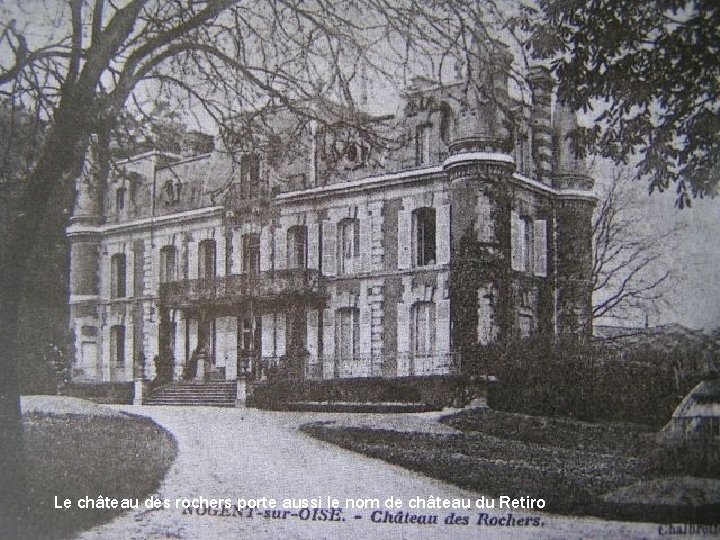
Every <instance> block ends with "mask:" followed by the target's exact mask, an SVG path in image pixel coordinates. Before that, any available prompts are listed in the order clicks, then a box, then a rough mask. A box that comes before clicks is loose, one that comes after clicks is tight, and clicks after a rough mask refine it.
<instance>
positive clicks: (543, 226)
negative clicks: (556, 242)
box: [511, 212, 547, 277]
mask: <svg viewBox="0 0 720 540" xmlns="http://www.w3.org/2000/svg"><path fill="white" fill-rule="evenodd" d="M511 220H512V223H511V229H512V230H511V248H512V269H513V270H516V271H518V272H531V273H533V274H534V275H536V276H541V277H546V276H547V221H546V220H544V219H537V220H532V219H530V218H529V217H525V216H520V215H518V214H517V212H512V216H511Z"/></svg>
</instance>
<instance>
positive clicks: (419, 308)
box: [410, 302, 435, 356]
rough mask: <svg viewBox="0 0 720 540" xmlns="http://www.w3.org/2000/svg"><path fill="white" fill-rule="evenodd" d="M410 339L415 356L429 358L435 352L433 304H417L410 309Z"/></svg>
mask: <svg viewBox="0 0 720 540" xmlns="http://www.w3.org/2000/svg"><path fill="white" fill-rule="evenodd" d="M411 315H412V319H411V320H412V325H411V328H410V337H411V340H412V351H413V354H414V355H415V356H430V355H432V354H433V353H434V352H435V304H433V303H432V302H418V303H416V304H415V305H413V307H412V313H411Z"/></svg>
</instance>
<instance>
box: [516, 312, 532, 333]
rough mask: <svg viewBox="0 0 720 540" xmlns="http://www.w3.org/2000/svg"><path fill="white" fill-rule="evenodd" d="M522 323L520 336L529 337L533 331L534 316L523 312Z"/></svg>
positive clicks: (520, 321) (520, 320)
mask: <svg viewBox="0 0 720 540" xmlns="http://www.w3.org/2000/svg"><path fill="white" fill-rule="evenodd" d="M518 322H519V323H520V337H521V338H523V339H525V338H529V337H530V336H531V335H532V333H533V317H532V315H528V314H524V313H523V314H521V315H520V316H519V321H518Z"/></svg>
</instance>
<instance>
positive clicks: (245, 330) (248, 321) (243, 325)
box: [238, 315, 261, 353]
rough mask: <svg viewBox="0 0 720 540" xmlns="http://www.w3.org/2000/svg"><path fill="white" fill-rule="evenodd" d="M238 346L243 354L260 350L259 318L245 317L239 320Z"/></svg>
mask: <svg viewBox="0 0 720 540" xmlns="http://www.w3.org/2000/svg"><path fill="white" fill-rule="evenodd" d="M239 326H240V330H239V332H238V345H239V347H240V350H241V351H243V352H245V353H250V352H253V351H259V350H260V338H261V332H260V318H259V317H253V316H252V315H247V316H245V317H242V318H241V319H240V325H239Z"/></svg>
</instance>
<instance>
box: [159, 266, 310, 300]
mask: <svg viewBox="0 0 720 540" xmlns="http://www.w3.org/2000/svg"><path fill="white" fill-rule="evenodd" d="M159 296H160V299H159V300H160V304H161V305H166V306H170V307H186V306H200V305H213V304H215V305H216V304H233V303H236V302H242V301H246V300H250V299H254V300H277V299H281V298H288V299H300V298H302V297H311V298H316V299H320V298H322V297H323V291H322V287H321V283H320V279H319V275H318V272H317V270H308V269H304V268H299V269H291V270H275V271H270V272H259V273H257V274H237V275H230V276H224V277H215V278H202V279H190V280H185V281H176V282H171V283H161V284H160V290H159Z"/></svg>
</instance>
